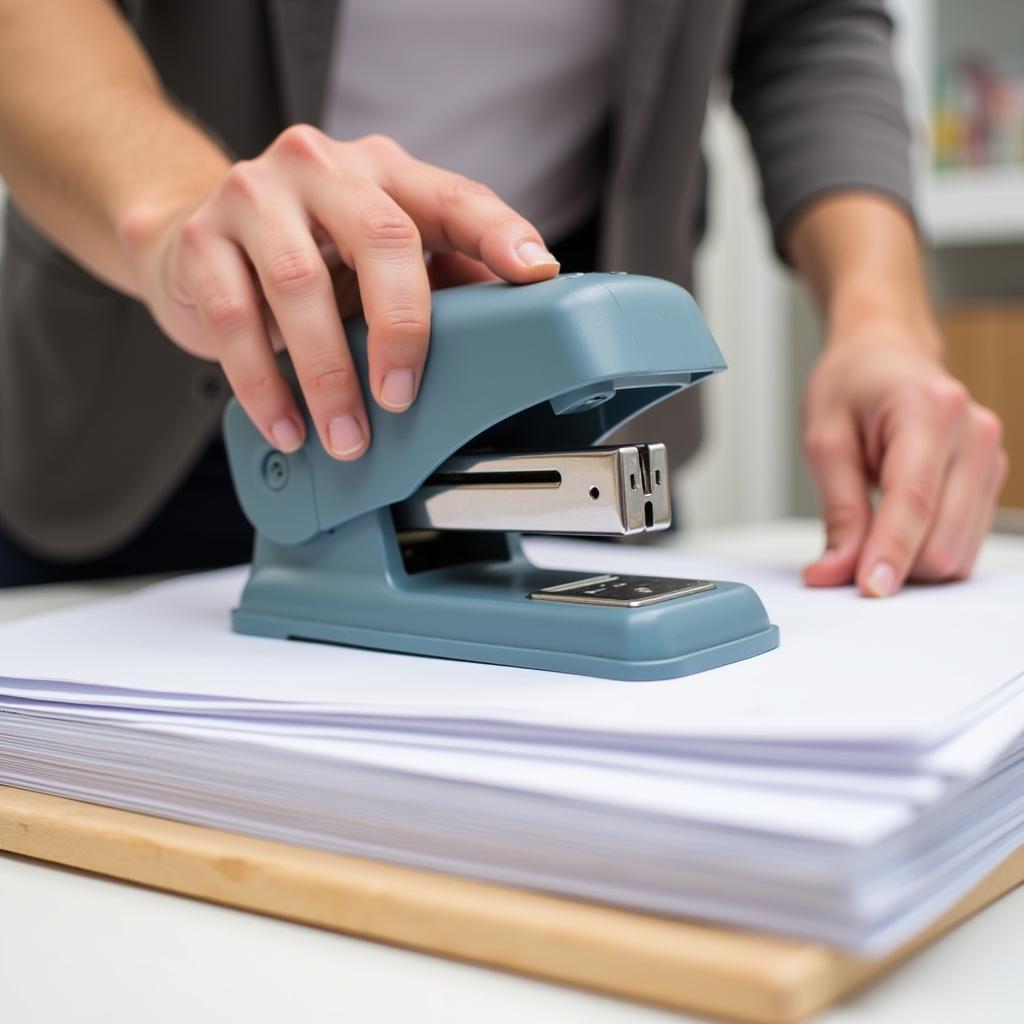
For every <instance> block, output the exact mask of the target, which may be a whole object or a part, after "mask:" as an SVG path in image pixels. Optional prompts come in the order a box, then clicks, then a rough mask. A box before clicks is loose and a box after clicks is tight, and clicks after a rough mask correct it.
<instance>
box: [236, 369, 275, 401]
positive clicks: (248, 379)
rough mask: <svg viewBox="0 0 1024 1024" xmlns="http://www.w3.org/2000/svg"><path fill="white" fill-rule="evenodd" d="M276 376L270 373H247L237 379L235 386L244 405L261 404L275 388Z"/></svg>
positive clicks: (237, 394)
mask: <svg viewBox="0 0 1024 1024" xmlns="http://www.w3.org/2000/svg"><path fill="white" fill-rule="evenodd" d="M274 383H275V381H274V378H273V377H272V376H271V375H270V374H269V373H247V374H243V375H242V376H241V377H239V378H238V379H236V380H235V382H234V385H233V388H234V392H235V395H236V396H237V398H238V400H239V401H240V402H241V403H242V405H246V406H255V405H259V404H260V403H261V402H262V401H263V399H265V398H266V397H267V395H269V394H271V393H272V392H273V390H274Z"/></svg>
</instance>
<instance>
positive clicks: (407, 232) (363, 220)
mask: <svg viewBox="0 0 1024 1024" xmlns="http://www.w3.org/2000/svg"><path fill="white" fill-rule="evenodd" d="M357 228H358V231H359V236H360V238H362V239H363V241H364V242H366V243H367V244H368V245H372V246H379V247H385V248H391V247H394V248H406V247H407V246H408V245H409V243H411V242H413V241H417V242H418V240H419V232H418V231H417V230H416V225H415V224H414V223H413V222H412V219H411V218H410V217H408V216H407V215H406V214H404V213H402V212H401V210H399V209H398V208H397V207H390V206H382V205H378V204H371V205H368V206H366V207H365V208H364V209H362V210H361V211H360V212H359V216H358V219H357Z"/></svg>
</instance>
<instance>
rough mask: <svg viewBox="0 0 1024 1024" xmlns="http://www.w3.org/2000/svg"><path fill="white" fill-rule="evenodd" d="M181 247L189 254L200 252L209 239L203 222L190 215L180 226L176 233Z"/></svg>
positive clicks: (198, 217) (197, 217)
mask: <svg viewBox="0 0 1024 1024" xmlns="http://www.w3.org/2000/svg"><path fill="white" fill-rule="evenodd" d="M178 235H179V238H180V240H181V245H182V247H183V248H184V249H185V250H186V251H187V252H188V253H190V254H192V255H195V254H196V253H199V252H201V251H202V250H203V249H204V248H205V247H206V244H207V241H208V239H209V237H210V233H209V230H208V228H207V226H206V222H205V220H204V219H203V218H202V217H200V216H198V215H197V214H192V216H191V217H189V218H188V219H187V220H186V221H185V222H184V223H183V224H182V225H181V230H180V231H179V233H178Z"/></svg>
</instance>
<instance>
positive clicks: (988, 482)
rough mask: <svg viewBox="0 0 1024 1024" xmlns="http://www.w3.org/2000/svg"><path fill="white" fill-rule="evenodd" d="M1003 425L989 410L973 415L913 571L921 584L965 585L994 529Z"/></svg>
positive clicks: (1001, 469)
mask: <svg viewBox="0 0 1024 1024" xmlns="http://www.w3.org/2000/svg"><path fill="white" fill-rule="evenodd" d="M1004 464H1005V455H1004V454H1003V451H1002V425H1001V423H1000V422H999V418H998V417H997V416H996V415H995V414H994V413H992V412H990V411H989V410H988V409H983V408H981V407H980V406H976V407H974V408H973V409H972V411H971V415H970V417H969V421H968V425H967V427H966V429H965V431H964V436H963V439H962V441H961V444H960V448H959V450H958V452H957V455H956V458H955V459H954V462H953V464H952V466H951V467H950V471H949V476H948V477H947V481H946V487H945V490H944V492H943V495H942V499H941V502H940V506H939V512H938V515H937V516H936V519H935V523H934V525H933V526H932V529H931V532H930V533H929V535H928V537H927V538H926V539H925V542H924V545H923V546H922V548H921V552H920V554H919V555H918V557H917V560H916V561H915V563H914V566H913V568H912V570H911V578H912V579H914V580H918V581H921V582H935V581H939V580H953V579H966V577H967V576H968V575H970V571H971V568H972V567H973V565H974V562H975V559H976V558H977V556H978V550H979V549H980V547H981V544H982V541H983V540H984V539H985V535H986V534H987V533H988V531H989V528H990V527H991V525H992V519H993V516H994V513H995V504H996V499H997V497H998V494H999V490H1000V489H1001V487H1002V479H1001V477H1002V474H1003V472H1004V471H1005V470H1004Z"/></svg>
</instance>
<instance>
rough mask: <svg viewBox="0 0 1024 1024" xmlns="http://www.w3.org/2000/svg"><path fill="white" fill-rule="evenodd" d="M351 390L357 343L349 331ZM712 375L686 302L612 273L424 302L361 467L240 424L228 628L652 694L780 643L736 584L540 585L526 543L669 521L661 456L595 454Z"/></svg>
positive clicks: (350, 326) (711, 356) (638, 579)
mask: <svg viewBox="0 0 1024 1024" xmlns="http://www.w3.org/2000/svg"><path fill="white" fill-rule="evenodd" d="M345 327H346V332H347V335H348V340H349V343H350V345H351V347H352V350H353V354H354V356H355V359H356V363H357V366H358V369H359V373H360V375H361V377H362V379H363V382H364V384H365V381H366V325H365V323H363V322H362V321H361V320H352V321H349V322H347V323H346V325H345ZM723 369H725V364H724V362H723V359H722V355H721V353H720V352H719V350H718V347H717V345H716V344H715V342H714V340H713V339H712V337H711V334H710V333H709V331H708V329H707V327H706V326H705V324H704V321H703V319H702V317H701V315H700V312H699V310H698V309H697V306H696V304H695V303H694V301H693V299H692V298H691V297H690V295H689V294H688V293H687V292H686V291H684V290H683V289H682V288H679V287H677V286H675V285H673V284H670V283H668V282H666V281H660V280H656V279H654V278H647V277H635V276H630V275H626V274H574V275H565V276H562V277H558V278H554V279H552V280H550V281H545V282H542V283H539V284H532V285H526V286H521V287H515V286H509V285H504V284H497V283H495V284H482V285H470V286H466V287H462V288H453V289H451V290H448V291H442V292H438V293H435V295H434V297H433V312H432V326H431V341H430V355H429V358H428V361H427V368H426V371H425V373H424V377H423V384H422V387H421V390H420V394H419V397H418V399H417V401H416V403H415V404H414V405H413V407H412V408H411V409H410V410H409V411H408V412H405V413H403V414H402V415H399V416H396V415H392V414H389V413H386V412H382V411H380V410H378V409H377V408H376V406H375V405H374V404H373V402H372V401H371V402H369V403H368V406H369V415H370V418H371V425H372V430H373V443H372V445H371V447H370V449H369V451H368V452H367V454H366V455H364V456H363V458H361V459H359V460H358V461H356V462H349V463H342V462H337V461H335V460H334V459H332V458H330V457H329V456H328V455H327V453H326V452H325V451H324V449H323V448H322V447H321V445H320V442H319V440H318V438H317V435H316V432H315V431H314V430H313V429H312V428H311V427H310V429H309V430H308V432H307V440H306V443H305V445H304V446H303V447H302V448H301V449H300V450H299V451H297V452H295V453H293V454H291V455H285V454H283V453H282V452H279V451H275V450H274V449H273V448H271V447H270V446H269V445H268V444H267V442H266V441H265V440H264V439H263V438H262V436H261V435H260V434H259V433H258V432H257V430H256V429H255V427H254V426H253V425H252V423H251V422H250V420H249V419H248V417H247V416H246V414H245V413H244V412H243V410H242V408H241V406H239V405H238V403H237V402H234V401H232V402H231V403H229V405H228V408H227V410H226V412H225V421H224V426H225V435H226V441H227V450H228V457H229V461H230V464H231V472H232V476H233V478H234V483H235V487H236V489H237V492H238V496H239V499H240V501H241V504H242V508H243V509H244V510H245V513H246V515H247V516H248V518H249V520H250V521H251V522H252V524H253V526H254V527H255V528H256V545H255V552H254V556H253V565H252V571H251V574H250V576H249V580H248V583H247V584H246V587H245V590H244V592H243V594H242V599H241V603H240V605H239V607H238V608H237V609H236V610H235V612H234V616H233V624H234V629H235V630H236V631H237V632H240V633H248V634H256V635H260V636H269V637H281V638H291V639H297V640H303V639H305V640H317V641H327V642H332V643H338V644H349V645H355V646H359V647H369V648H376V649H379V650H385V651H401V652H406V653H411V654H423V655H431V656H435V657H443V658H456V659H461V660H469V661H480V662H490V663H496V664H501V665H517V666H522V667H527V668H538V669H550V670H555V671H560V672H575V673H582V674H585V675H592V676H603V677H606V678H611V679H635V680H641V679H665V678H670V677H674V676H681V675H686V674H688V673H692V672H698V671H701V670H703V669H707V668H713V667H715V666H718V665H724V664H727V663H729V662H733V661H738V660H740V659H742V658H749V657H752V656H753V655H756V654H760V653H762V652H764V651H767V650H770V649H771V648H773V647H775V646H777V645H778V629H777V627H775V626H773V625H772V624H771V623H770V622H769V620H768V617H767V615H766V614H765V610H764V607H763V606H762V604H761V602H760V600H759V599H758V597H757V595H756V594H755V593H754V592H753V591H752V590H751V589H750V588H749V587H747V586H744V585H743V584H741V583H728V582H722V581H711V580H686V579H669V578H666V577H660V576H624V575H620V574H616V573H604V574H593V573H592V574H590V575H586V576H584V575H583V574H580V573H573V572H567V571H557V570H552V569H540V568H537V567H536V566H534V565H533V564H532V563H531V562H530V561H529V560H528V559H527V558H526V556H525V554H524V553H523V550H522V547H521V544H520V540H519V534H521V533H524V532H526V533H556V534H582V535H615V534H621V535H627V534H634V533H641V532H644V531H650V530H658V529H664V528H665V527H667V526H668V525H669V523H670V521H671V498H670V493H671V492H670V485H669V467H668V462H667V460H666V452H665V447H664V445H662V444H655V443H651V444H637V445H621V446H607V445H605V446H602V445H601V441H602V439H603V438H604V437H605V436H606V435H607V434H609V432H610V431H612V430H613V429H614V428H616V427H618V426H620V425H621V424H622V423H623V422H624V421H625V420H627V419H629V418H630V417H632V416H633V415H635V414H636V413H637V412H639V411H640V410H641V409H643V408H645V407H647V406H649V405H650V404H652V403H654V402H656V401H658V400H659V399H661V398H663V397H665V396H667V395H669V394H671V393H672V392H674V391H677V390H679V389H680V388H685V387H688V386H690V385H691V384H694V383H696V382H697V381H699V380H701V379H702V378H704V377H708V376H710V375H711V374H713V373H717V372H718V371H720V370H723Z"/></svg>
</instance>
